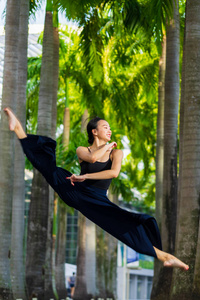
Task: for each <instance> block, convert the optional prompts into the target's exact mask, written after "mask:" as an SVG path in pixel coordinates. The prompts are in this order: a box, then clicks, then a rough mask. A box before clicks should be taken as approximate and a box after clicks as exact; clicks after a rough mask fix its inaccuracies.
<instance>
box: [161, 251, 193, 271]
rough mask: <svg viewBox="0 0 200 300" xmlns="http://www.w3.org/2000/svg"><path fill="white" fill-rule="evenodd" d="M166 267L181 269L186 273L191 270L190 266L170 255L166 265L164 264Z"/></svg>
mask: <svg viewBox="0 0 200 300" xmlns="http://www.w3.org/2000/svg"><path fill="white" fill-rule="evenodd" d="M163 265H164V267H169V268H180V269H182V270H184V271H188V270H189V266H188V265H186V264H184V263H183V262H182V261H181V260H179V259H178V258H176V257H175V256H173V255H169V259H167V260H166V261H165V262H164V263H163Z"/></svg>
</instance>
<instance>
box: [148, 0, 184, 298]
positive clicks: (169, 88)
mask: <svg viewBox="0 0 200 300" xmlns="http://www.w3.org/2000/svg"><path fill="white" fill-rule="evenodd" d="M176 2H177V1H176V0H174V2H173V7H174V17H173V19H172V20H171V21H170V24H169V25H168V28H167V34H166V36H167V48H166V74H165V109H164V177H163V208H162V225H161V235H162V243H163V250H164V251H166V252H169V253H172V254H174V252H175V234H176V215H177V128H178V108H179V48H180V41H179V31H180V29H179V11H178V8H179V6H178V2H177V3H176ZM172 271H173V269H170V268H164V267H163V266H162V267H161V269H160V273H159V282H158V285H157V287H158V290H157V291H156V292H155V294H154V297H152V299H156V300H159V299H160V300H161V299H164V297H166V298H169V293H170V287H171V280H172ZM152 296H153V295H152Z"/></svg>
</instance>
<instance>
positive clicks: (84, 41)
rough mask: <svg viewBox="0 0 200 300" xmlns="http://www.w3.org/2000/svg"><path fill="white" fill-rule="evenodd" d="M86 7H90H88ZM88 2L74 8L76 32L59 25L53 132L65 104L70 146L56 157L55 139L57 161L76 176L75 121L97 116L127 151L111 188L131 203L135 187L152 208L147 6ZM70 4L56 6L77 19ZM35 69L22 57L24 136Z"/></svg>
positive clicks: (154, 53)
mask: <svg viewBox="0 0 200 300" xmlns="http://www.w3.org/2000/svg"><path fill="white" fill-rule="evenodd" d="M170 1H171V0H170ZM170 1H169V3H168V2H167V1H158V3H156V4H154V5H156V8H155V9H157V10H159V11H160V12H162V14H163V16H164V15H165V16H166V15H169V13H170V3H171V2H170ZM94 2H95V7H93V8H91V7H90V9H89V6H90V5H93V4H94ZM94 2H92V3H89V2H88V4H87V3H85V2H84V1H83V3H82V4H80V5H81V6H82V5H83V6H84V10H83V11H82V17H81V18H79V23H80V24H81V27H80V28H77V31H75V30H72V29H70V28H69V27H67V26H66V28H62V30H60V63H59V67H60V72H59V91H58V105H57V108H58V117H57V126H58V130H57V134H60V133H61V132H62V124H63V114H64V108H65V107H69V109H70V127H71V129H70V141H71V140H72V137H73V143H71V142H70V145H69V148H68V151H67V152H64V153H65V154H62V153H63V149H62V145H61V143H62V142H61V137H59V138H58V153H57V156H58V163H59V165H61V166H63V167H66V168H67V169H70V170H72V171H74V172H75V173H77V172H79V166H78V163H77V158H76V154H75V149H76V147H78V146H79V145H80V144H82V145H86V144H87V141H86V138H85V137H84V136H82V135H81V136H79V133H80V124H81V116H82V115H83V112H84V110H85V109H86V108H87V109H88V111H89V114H90V116H91V117H93V116H95V115H99V116H100V117H103V118H105V119H106V120H107V121H108V122H109V123H110V125H111V128H112V131H113V134H112V138H113V140H115V141H116V142H117V143H118V147H119V148H122V147H123V145H122V142H121V140H122V138H123V136H127V137H128V139H129V147H130V150H131V154H130V155H129V157H128V158H127V162H125V166H124V167H123V170H122V172H124V174H125V178H124V176H122V178H121V177H120V178H118V179H116V180H113V188H114V186H115V190H116V191H118V192H121V194H122V195H123V197H124V198H125V199H127V200H128V201H131V198H132V192H131V191H130V189H131V188H133V187H135V188H137V189H138V190H139V191H141V193H143V194H144V195H145V197H144V199H145V200H144V204H145V205H150V206H152V203H153V198H154V192H155V185H154V181H155V175H154V173H155V144H156V113H157V87H158V86H157V82H158V69H159V66H158V61H159V54H158V48H157V47H156V43H157V40H156V39H158V37H157V36H156V35H155V32H156V30H157V29H156V27H155V26H154V25H152V26H154V27H155V30H152V32H151V33H150V32H149V31H148V30H147V27H148V26H147V23H148V22H149V20H147V19H148V18H149V17H144V11H145V10H146V9H147V8H148V9H149V5H150V3H149V1H132V2H131V1H126V3H121V2H120V1H119V2H117V1H105V2H104V4H103V5H99V6H98V5H96V4H98V1H94ZM152 3H153V2H152ZM58 4H59V1H58ZM60 4H61V3H60ZM77 4H78V2H77V1H75V2H73V3H66V6H61V7H62V9H64V8H66V7H68V6H70V7H71V8H70V9H71V10H69V11H68V12H69V17H70V16H71V17H72V15H73V14H72V13H74V15H73V16H74V17H75V18H78V17H79V14H80V11H79V12H74V11H73V10H74V8H75V6H74V5H77ZM167 4H168V5H169V7H168V8H167ZM88 5H89V6H88ZM70 11H71V13H70ZM137 12H138V14H137ZM133 15H134V16H135V17H134V18H132V21H133V23H132V25H131V24H130V22H131V17H132V16H133ZM147 21H148V22H147ZM154 21H155V20H154ZM134 22H135V23H134ZM151 22H153V21H152V20H151ZM123 24H125V25H126V26H124V25H123ZM136 24H137V26H136ZM139 24H140V26H139ZM156 26H158V24H157V25H156ZM154 27H151V28H154ZM161 27H162V26H161ZM130 31H131V33H130ZM40 64H41V61H40V60H39V59H37V58H32V59H30V60H29V81H28V90H29V92H28V106H27V116H28V118H27V119H28V123H27V127H28V129H29V130H32V132H34V131H35V129H36V124H37V121H36V120H37V115H36V112H35V111H34V108H35V107H36V106H37V99H38V87H39V75H38V74H39V69H40ZM30 116H31V117H30ZM74 137H76V139H74ZM76 141H78V142H76ZM140 165H142V166H143V167H142V169H140V168H139V166H140ZM130 182H131V184H130Z"/></svg>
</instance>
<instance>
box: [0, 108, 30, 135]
mask: <svg viewBox="0 0 200 300" xmlns="http://www.w3.org/2000/svg"><path fill="white" fill-rule="evenodd" d="M4 112H5V113H6V114H7V116H8V121H9V128H10V130H11V131H14V132H15V133H16V135H17V137H18V138H19V139H23V138H26V137H27V135H26V133H25V131H24V129H23V127H22V125H21V123H20V121H19V120H18V119H17V117H16V116H15V115H14V113H13V112H12V110H11V109H10V108H8V107H6V108H4Z"/></svg>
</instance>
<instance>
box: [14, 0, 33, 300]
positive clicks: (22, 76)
mask: <svg viewBox="0 0 200 300" xmlns="http://www.w3.org/2000/svg"><path fill="white" fill-rule="evenodd" d="M28 18H29V2H28V1H26V0H25V1H21V2H20V23H19V35H18V36H19V45H18V83H17V111H16V112H17V116H18V117H19V119H20V120H21V122H22V124H23V126H24V127H25V117H26V81H27V43H28ZM24 168H25V158H24V154H23V152H22V149H21V146H20V144H19V142H18V141H17V139H16V141H15V162H14V174H15V177H14V186H13V187H14V188H13V203H12V236H11V280H12V292H13V295H14V298H16V299H17V298H23V299H25V298H26V293H25V272H24V251H23V250H24V249H23V244H24V241H23V239H24V234H23V233H24V198H25V182H24Z"/></svg>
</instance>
